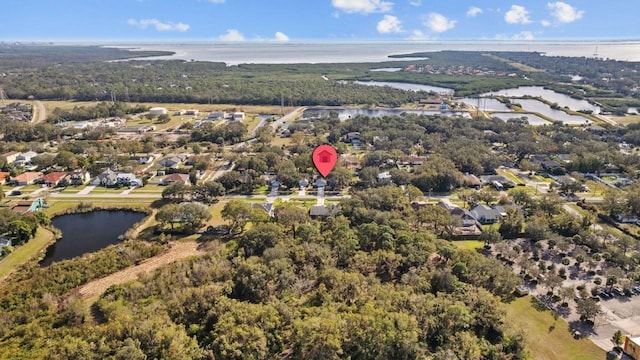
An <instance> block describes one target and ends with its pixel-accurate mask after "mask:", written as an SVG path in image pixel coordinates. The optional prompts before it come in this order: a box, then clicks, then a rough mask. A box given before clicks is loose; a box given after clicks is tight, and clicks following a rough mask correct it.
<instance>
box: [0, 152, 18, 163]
mask: <svg viewBox="0 0 640 360" xmlns="http://www.w3.org/2000/svg"><path fill="white" fill-rule="evenodd" d="M18 155H20V153H19V152H17V151H10V152H8V153H4V154H2V157H3V158H4V159H5V160H6V161H7V164H13V163H14V162H15V161H16V158H17V157H18Z"/></svg>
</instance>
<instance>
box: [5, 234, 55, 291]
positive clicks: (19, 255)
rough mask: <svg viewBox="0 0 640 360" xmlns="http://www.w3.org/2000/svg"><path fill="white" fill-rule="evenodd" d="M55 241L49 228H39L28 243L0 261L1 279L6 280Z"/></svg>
mask: <svg viewBox="0 0 640 360" xmlns="http://www.w3.org/2000/svg"><path fill="white" fill-rule="evenodd" d="M52 241H53V233H52V232H51V231H49V230H46V229H43V228H38V232H37V233H36V236H35V237H34V238H33V239H31V240H29V241H28V242H27V243H26V244H23V245H20V246H18V247H16V249H15V250H14V251H13V252H12V253H11V254H9V255H7V256H6V257H5V258H4V259H2V261H0V281H2V280H4V279H5V278H6V277H7V276H8V275H9V274H10V273H11V272H12V271H13V270H15V269H17V268H18V267H19V266H20V265H22V264H24V263H26V262H27V261H29V260H31V258H33V257H34V256H36V255H37V254H38V253H39V252H40V251H41V250H44V249H46V248H47V246H49V244H51V242H52Z"/></svg>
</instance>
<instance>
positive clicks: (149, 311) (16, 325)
mask: <svg viewBox="0 0 640 360" xmlns="http://www.w3.org/2000/svg"><path fill="white" fill-rule="evenodd" d="M351 202H353V203H362V205H360V209H361V210H359V212H360V211H365V212H366V213H367V215H366V217H368V218H370V219H369V220H364V219H362V218H360V216H358V218H359V220H355V214H354V215H352V214H350V212H347V213H346V216H339V217H336V218H330V219H327V220H326V221H312V220H311V219H309V218H308V216H306V215H304V212H301V211H299V210H298V209H295V208H288V209H287V208H284V209H281V211H280V212H279V214H278V217H277V221H275V222H259V223H255V224H254V226H253V227H251V228H250V229H248V230H244V231H242V230H243V229H240V230H241V231H242V232H239V233H237V235H235V236H233V237H232V238H230V239H227V240H225V241H224V243H222V244H220V247H219V249H217V250H215V251H211V252H210V253H209V254H208V255H205V256H201V257H198V258H195V259H191V260H186V261H182V262H179V263H177V264H174V265H171V266H168V267H166V268H163V269H162V270H159V271H157V272H155V273H153V274H151V275H149V276H145V277H144V278H142V279H141V280H140V281H136V282H134V283H132V284H128V285H122V286H116V287H114V288H111V289H110V290H109V291H107V292H106V293H105V294H104V295H103V296H102V297H101V298H100V299H99V300H98V301H97V302H96V303H95V305H93V306H92V307H91V309H89V308H87V307H86V305H84V304H83V303H82V301H80V300H78V299H75V298H74V296H73V294H70V293H69V290H70V289H71V288H73V287H74V286H77V285H79V284H81V283H83V282H84V281H86V280H87V279H89V278H91V277H96V276H99V274H100V273H103V272H104V271H113V270H115V269H117V268H119V267H122V266H126V264H127V263H129V261H135V259H136V258H139V257H141V256H143V257H144V256H148V255H150V254H148V250H144V249H146V247H145V246H142V248H141V247H140V246H137V247H134V248H131V247H132V246H135V243H125V244H124V245H120V246H118V248H120V247H124V249H125V250H124V251H125V253H126V254H127V255H126V256H121V255H120V256H115V257H114V256H113V255H112V253H113V251H123V250H118V249H117V248H110V249H106V250H103V251H100V252H99V253H97V254H95V255H92V256H91V257H90V258H88V259H85V260H70V261H65V262H62V263H58V264H54V265H51V267H50V268H47V269H40V268H38V267H37V266H34V267H33V268H31V270H29V271H25V272H23V273H21V274H20V276H17V277H16V278H14V279H12V281H11V282H7V283H4V284H3V288H2V290H1V292H2V302H1V305H2V308H3V317H2V319H3V320H2V322H1V324H0V334H1V335H2V338H1V340H0V342H1V343H2V346H0V353H1V354H2V357H4V358H16V359H18V358H46V359H69V358H76V359H81V358H82V359H142V358H157V359H198V358H202V359H213V358H216V359H249V358H254V359H259V358H274V359H275V358H283V357H284V358H291V359H300V358H304V359H338V358H343V357H347V356H349V357H351V358H353V359H390V358H393V359H424V358H434V359H442V358H449V357H451V356H454V357H455V356H457V357H460V358H464V359H480V358H484V359H519V358H523V357H524V343H523V339H522V335H521V334H518V333H515V332H514V331H513V330H511V329H510V328H509V326H508V325H506V323H505V319H504V311H503V309H502V306H501V305H500V301H499V299H500V297H509V296H510V293H511V291H512V289H513V286H515V285H516V284H517V283H518V279H517V278H516V277H515V276H514V275H513V274H512V273H511V271H510V270H508V269H506V268H504V267H502V266H501V265H500V264H499V263H497V262H496V260H493V259H490V258H485V257H483V256H482V255H480V254H477V253H475V252H473V251H462V250H457V249H456V248H455V247H454V246H453V245H452V244H450V243H448V242H445V241H442V240H437V239H436V238H435V237H434V236H433V235H431V234H430V233H429V232H425V231H423V230H420V229H418V228H415V227H412V226H410V224H409V223H407V222H406V221H405V220H404V219H406V218H407V217H408V216H411V214H412V213H413V211H414V210H413V209H412V208H411V207H410V206H409V199H408V198H407V197H406V195H404V194H403V193H402V191H401V190H400V189H399V188H393V187H389V188H380V189H371V190H368V191H366V192H363V193H361V194H358V195H356V196H354V198H353V199H352V200H351ZM345 206H348V207H350V206H352V205H348V204H345ZM227 208H229V210H228V212H229V215H237V213H235V212H234V211H237V210H234V209H232V208H233V206H228V207H227ZM227 208H225V209H227ZM361 215H362V214H361ZM126 249H129V250H126ZM143 250H144V251H143ZM109 259H111V260H109ZM87 261H91V264H92V265H91V266H84V263H85V262H87ZM114 262H115V263H114ZM100 264H104V265H100ZM81 269H84V270H81ZM89 269H91V273H87V270H89ZM454 334H455V336H454ZM145 356H146V357H145Z"/></svg>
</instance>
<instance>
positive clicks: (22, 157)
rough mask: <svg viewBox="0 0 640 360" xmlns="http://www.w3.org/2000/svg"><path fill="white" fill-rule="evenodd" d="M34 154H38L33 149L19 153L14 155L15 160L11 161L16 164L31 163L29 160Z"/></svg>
mask: <svg viewBox="0 0 640 360" xmlns="http://www.w3.org/2000/svg"><path fill="white" fill-rule="evenodd" d="M36 156H38V153H37V152H35V151H27V152H23V153H20V154H19V155H18V156H16V160H15V161H14V162H13V164H14V165H16V166H24V165H27V164H31V160H33V158H34V157H36Z"/></svg>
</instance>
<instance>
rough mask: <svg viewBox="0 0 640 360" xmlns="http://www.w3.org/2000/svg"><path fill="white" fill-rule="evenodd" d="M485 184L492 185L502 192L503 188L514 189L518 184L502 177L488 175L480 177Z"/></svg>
mask: <svg viewBox="0 0 640 360" xmlns="http://www.w3.org/2000/svg"><path fill="white" fill-rule="evenodd" d="M480 178H481V179H482V181H483V182H484V183H485V184H488V185H492V186H493V187H495V188H497V189H499V190H502V189H503V188H507V189H508V188H512V187H514V186H516V183H515V182H513V181H511V180H509V179H508V178H506V177H505V176H502V175H488V176H481V177H480Z"/></svg>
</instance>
